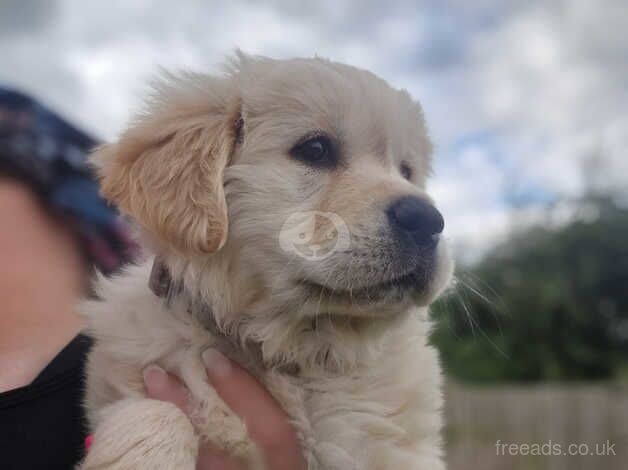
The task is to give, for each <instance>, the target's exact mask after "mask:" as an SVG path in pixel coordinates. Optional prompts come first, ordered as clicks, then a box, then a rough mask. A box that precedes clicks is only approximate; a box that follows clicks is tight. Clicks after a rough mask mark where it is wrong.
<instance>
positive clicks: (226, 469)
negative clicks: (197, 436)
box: [196, 444, 245, 470]
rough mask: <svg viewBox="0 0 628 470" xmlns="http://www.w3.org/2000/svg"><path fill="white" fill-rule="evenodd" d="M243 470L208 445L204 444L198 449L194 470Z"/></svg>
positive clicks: (222, 452) (240, 466)
mask: <svg viewBox="0 0 628 470" xmlns="http://www.w3.org/2000/svg"><path fill="white" fill-rule="evenodd" d="M244 468H245V467H244V466H243V465H240V464H239V463H238V462H236V460H235V459H234V458H233V457H231V456H229V455H227V453H226V452H224V451H222V450H218V449H215V448H214V447H212V446H211V445H210V444H204V445H202V446H201V447H200V448H199V449H198V460H197V463H196V470H244Z"/></svg>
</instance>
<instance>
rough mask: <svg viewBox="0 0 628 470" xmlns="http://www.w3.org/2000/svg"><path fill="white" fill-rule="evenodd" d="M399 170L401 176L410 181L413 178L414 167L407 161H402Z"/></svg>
mask: <svg viewBox="0 0 628 470" xmlns="http://www.w3.org/2000/svg"><path fill="white" fill-rule="evenodd" d="M399 171H400V172H401V176H403V177H404V178H405V179H407V180H408V181H410V180H411V179H412V168H410V165H408V164H407V163H405V162H404V163H402V164H401V166H400V167H399Z"/></svg>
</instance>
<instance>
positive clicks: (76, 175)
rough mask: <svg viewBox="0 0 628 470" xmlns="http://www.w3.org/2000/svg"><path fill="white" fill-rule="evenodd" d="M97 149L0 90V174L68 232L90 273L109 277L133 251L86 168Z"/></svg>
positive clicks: (32, 104)
mask: <svg viewBox="0 0 628 470" xmlns="http://www.w3.org/2000/svg"><path fill="white" fill-rule="evenodd" d="M97 144H98V142H97V141H96V140H95V139H94V138H92V137H90V136H89V135H87V134H85V133H84V132H81V131H80V130H78V129H76V128H75V127H73V126H71V125H70V124H69V123H68V122H66V121H65V120H63V119H62V118H61V117H59V116H58V115H56V114H55V113H53V112H51V111H49V110H48V109H46V108H45V107H44V106H42V105H41V104H39V103H38V102H37V101H35V100H33V99H32V98H30V97H28V96H26V95H24V94H22V93H19V92H16V91H13V90H8V89H5V88H2V87H0V173H4V174H9V175H11V176H14V177H17V178H19V179H21V180H23V181H24V182H26V183H27V184H29V185H30V186H31V187H32V188H33V190H34V191H35V192H36V193H37V194H38V195H39V196H40V197H41V199H42V201H43V203H44V204H45V205H46V206H47V207H48V208H49V209H50V210H51V211H53V212H54V213H55V215H58V216H60V217H64V218H65V220H67V223H68V224H70V226H71V227H72V228H73V229H74V231H75V232H76V234H77V235H78V238H79V240H80V241H81V243H82V246H83V248H84V252H85V254H86V255H87V257H88V258H89V260H90V262H92V263H93V264H94V265H95V266H96V267H98V268H99V269H100V270H101V271H103V272H104V273H110V272H112V271H115V270H116V269H117V268H119V267H120V266H122V265H123V264H124V263H126V262H128V261H129V260H130V259H131V258H132V257H133V255H134V254H135V252H136V250H137V247H136V245H135V244H134V243H133V241H132V240H131V238H130V236H129V232H128V228H127V227H126V225H125V223H124V222H123V220H122V219H121V218H120V217H119V216H118V214H117V212H116V210H115V208H114V207H112V206H110V205H108V204H107V202H106V201H104V200H103V199H102V198H101V197H100V195H99V194H98V184H97V182H96V181H95V179H94V177H93V174H92V172H91V170H90V168H89V166H88V165H87V162H86V159H87V154H88V152H89V151H90V150H91V149H92V148H93V147H94V146H96V145H97Z"/></svg>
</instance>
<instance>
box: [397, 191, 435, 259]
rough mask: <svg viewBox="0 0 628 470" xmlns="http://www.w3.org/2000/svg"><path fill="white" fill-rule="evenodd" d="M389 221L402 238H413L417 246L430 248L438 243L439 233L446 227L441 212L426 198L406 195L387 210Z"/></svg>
mask: <svg viewBox="0 0 628 470" xmlns="http://www.w3.org/2000/svg"><path fill="white" fill-rule="evenodd" d="M386 214H387V216H388V222H389V224H390V226H391V228H392V229H393V231H394V232H396V233H397V234H399V235H402V237H401V238H403V239H406V240H407V239H409V240H411V241H412V242H413V243H414V244H415V245H416V247H417V248H420V249H430V248H436V246H437V245H438V238H439V235H440V234H441V233H442V232H443V229H444V228H445V221H444V220H443V216H442V215H441V213H440V212H439V211H438V210H437V209H436V207H434V206H433V205H432V204H430V203H429V202H428V201H426V200H425V199H422V198H420V197H417V196H404V197H401V198H399V199H397V200H396V201H394V202H393V203H392V204H391V205H390V206H389V207H388V209H387V210H386Z"/></svg>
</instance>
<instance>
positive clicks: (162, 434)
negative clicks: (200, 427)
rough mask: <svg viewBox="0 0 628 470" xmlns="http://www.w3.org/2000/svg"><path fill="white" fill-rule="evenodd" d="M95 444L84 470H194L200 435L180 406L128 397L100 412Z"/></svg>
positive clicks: (83, 467)
mask: <svg viewBox="0 0 628 470" xmlns="http://www.w3.org/2000/svg"><path fill="white" fill-rule="evenodd" d="M99 414H100V417H101V419H100V423H99V425H98V427H97V429H96V431H95V433H94V440H93V444H92V446H91V447H90V450H89V453H88V454H87V457H86V458H85V460H84V461H83V463H82V464H80V466H79V467H78V468H79V469H80V470H91V469H100V470H102V469H108V470H127V469H128V470H131V469H136V470H138V469H139V470H141V469H147V470H148V469H150V470H162V469H163V470H171V469H181V470H188V469H189V470H194V468H195V467H196V459H197V455H198V437H197V436H196V434H195V432H194V428H193V427H192V424H191V423H190V420H189V419H188V418H187V416H185V415H184V414H183V412H181V410H179V409H178V408H177V407H176V406H174V405H172V404H170V403H166V402H161V401H156V400H149V399H137V398H127V399H125V400H121V401H118V402H116V403H113V404H111V405H109V406H107V407H105V408H103V409H102V410H101V411H100V413H99Z"/></svg>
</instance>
